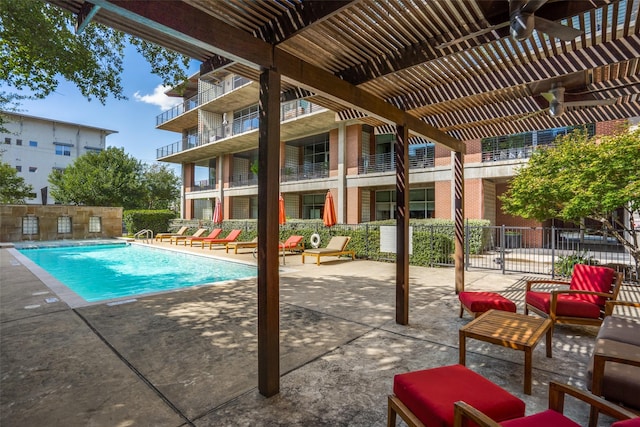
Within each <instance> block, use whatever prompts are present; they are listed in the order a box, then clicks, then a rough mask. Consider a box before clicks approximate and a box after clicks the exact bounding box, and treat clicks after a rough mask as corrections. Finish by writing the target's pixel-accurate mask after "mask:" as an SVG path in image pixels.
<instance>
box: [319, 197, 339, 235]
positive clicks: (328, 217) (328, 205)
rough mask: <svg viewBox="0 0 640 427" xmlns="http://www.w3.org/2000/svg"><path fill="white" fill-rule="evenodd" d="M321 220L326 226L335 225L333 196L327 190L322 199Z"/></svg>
mask: <svg viewBox="0 0 640 427" xmlns="http://www.w3.org/2000/svg"><path fill="white" fill-rule="evenodd" d="M322 221H323V222H324V225H326V226H327V227H331V226H333V225H336V223H337V222H338V221H337V220H336V207H335V205H334V204H333V196H332V195H331V191H327V197H326V198H325V199H324V213H323V215H322Z"/></svg>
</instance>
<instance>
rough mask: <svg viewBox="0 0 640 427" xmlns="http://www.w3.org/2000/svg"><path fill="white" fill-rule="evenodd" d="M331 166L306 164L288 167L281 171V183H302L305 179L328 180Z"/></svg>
mask: <svg viewBox="0 0 640 427" xmlns="http://www.w3.org/2000/svg"><path fill="white" fill-rule="evenodd" d="M328 176H329V165H328V163H326V162H322V163H305V164H304V165H297V166H287V167H284V168H282V169H281V170H280V181H281V182H290V181H302V180H305V179H318V178H327V177H328Z"/></svg>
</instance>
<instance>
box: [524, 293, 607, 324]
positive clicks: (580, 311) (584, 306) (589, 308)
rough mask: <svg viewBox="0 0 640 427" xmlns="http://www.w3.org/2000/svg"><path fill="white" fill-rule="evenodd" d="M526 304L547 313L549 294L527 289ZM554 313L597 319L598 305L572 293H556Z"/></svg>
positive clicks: (549, 303) (549, 304) (549, 302)
mask: <svg viewBox="0 0 640 427" xmlns="http://www.w3.org/2000/svg"><path fill="white" fill-rule="evenodd" d="M525 301H526V303H527V304H529V305H532V306H533V307H535V308H537V309H538V310H542V311H544V312H545V313H549V310H550V306H551V294H550V293H548V292H535V291H529V292H527V294H526V295H525ZM556 315H558V316H571V317H586V318H592V319H598V318H599V317H600V306H599V305H597V304H593V303H591V302H588V301H585V300H583V299H580V298H577V297H575V296H573V295H562V294H561V295H558V303H557V304H556Z"/></svg>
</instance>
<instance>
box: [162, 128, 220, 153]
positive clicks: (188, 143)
mask: <svg viewBox="0 0 640 427" xmlns="http://www.w3.org/2000/svg"><path fill="white" fill-rule="evenodd" d="M223 137H224V126H219V127H217V128H216V129H213V130H211V131H208V132H202V133H198V134H195V135H189V136H187V137H185V138H182V139H181V140H180V141H176V142H174V143H173V144H169V145H165V146H164V147H160V148H158V149H156V158H157V159H159V158H161V157H166V156H170V155H172V154H176V153H179V152H181V151H185V150H189V149H191V148H196V147H199V146H201V145H205V144H210V143H212V142H216V141H217V140H218V139H221V138H223Z"/></svg>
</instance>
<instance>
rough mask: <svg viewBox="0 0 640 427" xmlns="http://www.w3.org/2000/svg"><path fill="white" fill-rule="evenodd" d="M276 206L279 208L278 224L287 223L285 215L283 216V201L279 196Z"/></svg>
mask: <svg viewBox="0 0 640 427" xmlns="http://www.w3.org/2000/svg"><path fill="white" fill-rule="evenodd" d="M278 206H279V208H280V212H279V215H278V222H279V223H280V224H284V223H285V222H287V215H286V214H285V211H284V199H283V198H282V195H280V199H279V200H278Z"/></svg>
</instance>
